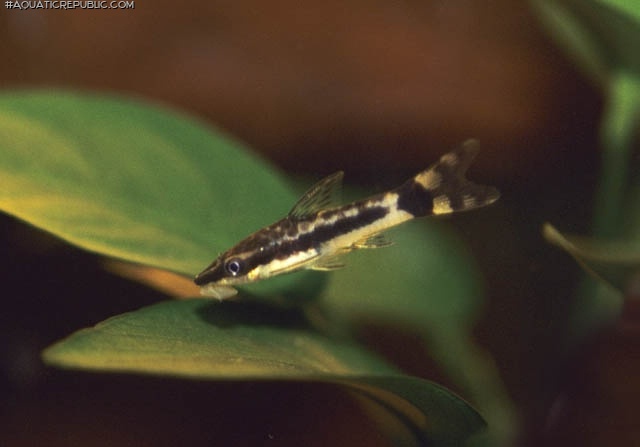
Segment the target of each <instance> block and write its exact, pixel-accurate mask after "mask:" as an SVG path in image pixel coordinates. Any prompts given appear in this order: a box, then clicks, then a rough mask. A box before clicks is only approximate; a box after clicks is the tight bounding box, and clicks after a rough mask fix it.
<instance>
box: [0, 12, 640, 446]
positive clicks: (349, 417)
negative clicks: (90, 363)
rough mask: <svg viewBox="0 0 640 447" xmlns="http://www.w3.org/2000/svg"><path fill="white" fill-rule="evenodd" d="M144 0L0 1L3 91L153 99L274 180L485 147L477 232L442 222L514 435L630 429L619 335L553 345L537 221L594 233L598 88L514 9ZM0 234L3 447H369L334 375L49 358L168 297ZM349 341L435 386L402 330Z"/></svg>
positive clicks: (33, 234) (558, 287)
mask: <svg viewBox="0 0 640 447" xmlns="http://www.w3.org/2000/svg"><path fill="white" fill-rule="evenodd" d="M149 3H150V2H136V5H135V6H136V7H135V9H133V10H111V11H108V10H80V9H76V10H68V11H62V10H50V11H45V10H30V11H17V10H7V9H4V8H3V9H0V60H1V61H2V63H0V87H1V88H2V89H5V90H8V89H15V88H27V87H29V88H30V87H68V88H73V89H81V90H99V91H103V92H113V93H118V94H124V95H131V96H134V97H139V98H144V99H147V100H151V101H154V102H161V103H165V104H170V105H171V106H173V107H176V108H178V109H181V110H183V111H186V112H188V113H190V114H193V115H196V116H198V117H200V118H201V119H204V120H205V121H206V122H208V123H210V124H213V125H216V126H219V127H221V128H224V129H226V130H227V131H230V132H231V133H233V134H234V135H236V136H237V137H238V138H240V139H241V140H243V141H245V142H247V143H248V144H249V145H251V146H252V147H253V148H254V149H255V150H256V151H258V152H260V153H262V154H263V155H264V156H265V157H266V158H268V159H269V160H271V161H272V162H273V163H274V164H276V165H277V166H279V167H281V168H282V169H284V170H286V171H287V172H290V173H292V174H306V175H309V176H311V177H313V178H318V177H320V176H322V175H323V174H326V173H329V172H332V171H333V170H337V169H342V170H344V171H345V172H346V173H347V181H349V182H352V183H359V184H361V185H368V186H370V187H372V188H380V187H382V186H389V185H392V184H393V183H394V182H397V180H398V179H402V180H404V178H405V177H407V176H409V175H411V174H413V173H414V171H416V166H420V167H422V166H426V165H428V164H429V163H430V162H431V161H433V160H434V159H435V158H436V157H437V156H438V155H439V154H441V153H442V152H444V151H445V150H446V149H448V148H450V147H452V146H455V145H456V144H458V143H460V142H461V141H463V140H465V139H466V138H469V137H475V138H478V139H480V141H481V143H482V146H483V151H482V153H481V156H480V157H479V158H478V160H477V164H476V165H475V166H474V168H473V170H474V178H476V179H477V180H478V181H481V182H484V183H490V184H495V185H497V186H498V187H499V189H500V190H501V191H502V192H503V198H502V199H501V201H500V203H499V205H498V206H496V207H494V208H493V209H492V211H490V217H489V218H488V220H486V221H483V223H482V224H481V225H478V224H477V223H474V220H473V219H472V218H470V217H462V218H460V219H454V220H452V221H451V224H452V225H453V226H454V227H455V228H456V229H457V230H458V231H459V233H460V235H461V237H462V238H463V239H464V240H465V241H467V242H468V243H469V244H470V245H471V246H472V248H473V250H474V253H475V254H476V256H477V258H478V262H479V264H480V265H481V267H482V269H483V273H484V274H485V275H486V278H487V284H488V296H487V303H486V305H485V313H484V315H483V318H482V320H481V322H480V324H479V325H478V327H477V331H476V332H477V337H478V340H479V343H480V344H481V345H482V346H483V347H485V348H486V349H487V350H488V351H489V352H490V353H491V354H492V355H493V356H494V358H495V361H496V364H497V367H498V369H499V371H500V373H501V375H502V378H503V380H504V382H505V384H506V387H507V390H508V392H509V394H510V396H511V398H512V399H513V400H514V402H515V404H516V406H517V408H518V411H519V412H520V415H519V416H520V417H521V419H522V421H523V433H522V437H521V440H520V443H521V444H522V445H540V444H541V443H544V444H545V445H558V446H559V445H584V446H597V445H631V444H632V443H633V442H634V440H637V435H638V430H634V428H633V427H634V425H635V421H634V420H633V414H634V412H633V411H632V409H633V408H632V406H631V405H632V403H633V401H634V398H637V397H638V394H639V390H640V387H639V386H638V385H639V384H638V377H640V375H639V374H638V365H637V364H638V361H637V349H636V348H637V346H638V337H637V335H635V332H636V331H635V329H634V326H633V325H624V326H620V327H616V328H610V329H607V330H605V331H602V332H600V333H598V334H596V335H595V336H593V337H591V338H589V339H588V340H585V341H584V343H582V344H581V345H580V346H577V347H575V349H573V350H571V351H569V352H567V351H566V350H563V349H561V346H560V345H561V343H560V342H559V340H562V339H563V338H564V337H565V336H566V333H567V328H566V325H567V320H568V312H569V310H570V309H571V302H572V301H571V300H572V296H573V293H574V288H575V284H576V280H577V279H578V278H579V273H578V270H577V267H575V266H574V264H573V262H572V261H571V260H570V259H569V258H568V256H566V255H564V254H563V253H560V252H559V251H558V250H557V249H555V248H553V247H550V246H548V245H547V244H546V243H545V242H544V241H543V240H542V238H541V235H540V228H541V224H542V223H543V222H545V221H547V220H549V221H551V222H553V223H554V224H556V225H557V226H558V227H559V228H561V229H564V230H569V231H572V232H581V231H582V232H584V231H586V230H587V229H588V227H589V222H590V218H591V216H590V210H591V197H592V193H593V191H594V188H595V184H596V180H597V177H598V161H599V153H598V144H597V128H598V122H599V117H600V113H601V106H602V97H601V95H600V92H598V91H597V90H595V89H594V88H593V87H592V86H591V85H589V84H588V83H587V81H586V80H585V78H584V77H583V76H582V75H581V74H580V73H578V72H577V71H576V70H575V68H574V67H573V66H572V64H571V63H570V62H569V61H568V59H567V58H566V57H565V56H564V54H563V53H562V52H561V51H560V50H558V49H557V48H556V47H555V45H554V43H553V42H552V41H551V40H550V39H549V38H547V37H546V36H545V35H544V34H543V32H542V30H541V29H540V27H539V25H538V23H537V21H536V19H535V17H534V16H533V14H532V13H531V12H530V11H529V10H528V9H527V8H526V7H525V6H524V3H521V2H513V1H510V0H494V1H488V2H469V1H429V2H423V1H409V0H407V1H399V2H382V1H375V0H367V1H364V0H362V1H358V0H351V1H348V2H344V1H335V0H329V1H325V2H322V3H314V2H295V1H291V0H290V1H275V2H269V3H268V4H267V3H264V2H258V1H255V0H245V1H238V2H227V1H206V2H205V1H190V2H182V3H178V2H168V1H164V0H161V1H154V2H153V3H152V4H149ZM0 187H1V180H0ZM476 222H477V221H476ZM0 247H2V249H1V252H0V281H1V282H2V284H3V300H2V303H3V310H2V312H1V313H0V334H1V335H2V336H1V338H0V393H1V395H0V399H1V402H2V403H0V445H3V446H4V445H10V446H22V445H50V446H58V445H60V446H62V445H96V446H114V445H117V446H129V445H131V446H134V445H135V446H141V445H150V446H151V445H153V446H158V445H191V446H198V445H225V444H226V443H231V442H234V443H235V444H234V445H260V444H263V443H264V444H266V445H282V444H285V445H333V444H338V445H340V444H342V445H385V440H384V439H382V438H381V437H380V435H379V434H378V433H377V432H376V430H375V427H374V426H373V423H372V422H370V421H369V420H368V419H367V418H366V417H365V416H364V415H363V414H362V413H361V412H360V410H359V409H358V407H357V406H356V405H355V404H354V403H353V402H352V400H351V399H350V398H349V397H348V395H347V394H346V393H344V392H343V391H341V390H339V389H336V388H334V387H329V386H319V385H309V384H307V385H305V384H294V385H291V384H269V383H222V384H216V383H214V384H211V383H197V382H189V381H187V382H185V381H181V380H172V379H160V378H146V377H144V378H140V377H132V376H120V375H106V376H103V375H99V374H87V373H76V372H63V371H56V370H52V369H49V368H45V367H44V366H43V365H42V364H41V362H40V359H39V353H40V350H41V349H42V348H44V347H46V346H48V345H49V344H51V343H52V342H54V341H55V340H57V339H59V338H61V337H63V336H65V335H68V334H70V333H71V332H73V331H74V330H76V329H78V328H81V327H86V326H89V325H92V324H95V323H97V322H98V321H101V320H103V319H105V318H107V317H109V316H112V315H115V314H118V313H121V312H124V311H127V310H132V309H136V308H139V307H141V306H143V305H146V304H150V303H152V302H155V301H158V300H160V299H163V297H162V296H160V295H158V294H156V293H153V292H150V291H148V290H146V289H145V288H143V287H142V286H138V285H135V284H131V283H129V282H127V281H125V280H122V279H119V278H115V277H113V276H111V275H109V274H108V273H105V272H103V271H102V270H101V269H100V268H99V265H98V260H97V258H95V257H94V256H92V255H89V254H86V253H83V252H80V251H77V250H75V249H73V248H71V247H68V246H66V245H64V244H63V243H61V242H59V241H57V240H55V239H53V238H51V237H49V236H47V235H46V234H43V233H41V232H39V231H37V230H34V229H31V228H29V227H27V226H26V225H24V224H23V223H20V222H18V221H16V220H14V219H12V218H10V217H7V216H5V215H2V216H0ZM363 337H364V338H366V339H367V340H368V341H370V342H371V343H372V344H373V345H374V346H377V349H379V350H380V351H382V352H386V353H387V354H389V355H390V356H391V357H392V358H394V359H395V360H396V361H398V363H400V364H401V366H403V367H405V368H406V369H407V370H408V371H409V372H414V373H416V374H420V375H421V376H423V377H427V378H430V379H432V380H438V381H441V382H444V383H445V384H448V383H447V378H446V377H443V376H442V374H441V373H440V372H439V371H438V369H437V366H436V365H435V364H431V363H429V361H428V360H424V361H420V362H418V361H416V360H415V359H413V358H412V355H411V352H397V351H398V349H397V347H398V346H404V345H405V344H404V342H405V341H406V339H407V338H410V337H411V336H410V335H407V334H385V333H382V334H381V333H380V332H379V331H376V330H370V331H364V332H363ZM634 351H636V353H635V358H636V360H634ZM448 385H450V386H453V384H448Z"/></svg>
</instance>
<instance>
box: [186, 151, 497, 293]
mask: <svg viewBox="0 0 640 447" xmlns="http://www.w3.org/2000/svg"><path fill="white" fill-rule="evenodd" d="M478 150H479V146H478V143H477V141H476V140H468V141H466V142H465V143H463V144H462V145H460V146H459V147H458V148H456V149H454V150H453V151H451V152H448V153H446V154H444V155H442V156H441V157H440V159H439V160H438V161H437V162H436V163H435V164H433V165H432V166H431V167H429V168H428V169H426V170H424V171H422V172H420V173H418V174H417V175H415V176H414V177H413V178H411V179H409V180H407V181H406V182H405V183H403V184H402V185H400V186H399V187H397V188H395V189H392V190H390V191H387V192H383V193H379V194H376V195H373V196H371V197H368V198H365V199H362V200H358V201H355V202H352V203H349V204H346V205H340V204H339V202H338V197H339V192H340V189H341V186H342V179H343V176H344V174H343V172H342V171H338V172H336V173H334V174H332V175H329V176H328V177H326V178H324V179H323V180H320V181H319V182H318V183H316V184H315V185H313V186H312V187H311V188H310V189H309V190H308V191H307V192H306V193H305V194H304V195H303V196H302V197H301V198H300V200H298V202H296V204H295V205H294V206H293V208H292V209H291V211H289V213H288V214H287V215H286V216H285V217H284V218H283V219H281V220H279V221H277V222H275V223H273V224H271V225H269V226H267V227H265V228H263V229H261V230H259V231H256V232H255V233H253V234H251V235H250V236H248V237H246V238H245V239H243V240H242V241H240V242H239V243H237V244H236V245H234V246H233V247H232V248H230V249H229V250H227V251H225V252H223V253H222V254H221V255H219V256H218V257H217V258H216V259H215V260H214V261H213V262H212V263H211V264H210V265H209V266H208V267H207V268H205V269H204V270H203V271H202V272H200V273H199V274H197V275H196V276H195V278H194V282H195V284H196V285H198V286H200V292H201V294H202V295H205V296H209V297H213V298H217V299H220V300H222V299H226V298H229V297H232V296H234V295H235V294H236V293H237V290H236V289H235V286H239V285H243V284H248V283H253V282H256V281H261V280H265V279H268V278H272V277H274V276H276V275H281V274H284V273H291V272H296V271H299V270H303V269H311V270H320V271H331V270H337V269H340V268H343V267H344V266H345V263H344V255H346V254H347V253H349V252H351V251H353V250H359V249H368V248H381V247H386V246H388V245H391V242H390V241H389V239H388V238H387V237H386V236H385V234H384V231H385V230H388V229H389V228H391V227H395V226H397V225H400V224H402V223H404V222H406V221H408V220H411V219H414V218H418V217H425V216H438V215H446V214H452V213H457V212H460V211H468V210H472V209H476V208H480V207H484V206H487V205H489V204H491V203H493V202H495V201H496V200H498V198H499V197H500V193H499V192H498V190H497V189H496V188H494V187H492V186H485V185H479V184H476V183H473V182H471V181H469V180H467V179H466V177H465V173H466V171H467V170H468V168H469V166H470V165H471V162H472V161H473V159H474V158H475V156H476V154H477V153H478ZM411 249H416V247H412V248H411Z"/></svg>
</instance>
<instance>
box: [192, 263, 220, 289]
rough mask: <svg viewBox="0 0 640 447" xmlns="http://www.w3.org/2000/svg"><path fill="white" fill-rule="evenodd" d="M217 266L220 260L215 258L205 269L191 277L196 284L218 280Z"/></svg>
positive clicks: (201, 284) (200, 284) (202, 284)
mask: <svg viewBox="0 0 640 447" xmlns="http://www.w3.org/2000/svg"><path fill="white" fill-rule="evenodd" d="M219 267H220V261H219V260H217V259H216V260H215V261H213V262H212V263H211V265H209V266H208V267H207V268H206V269H204V270H203V271H201V272H200V273H198V274H197V275H196V277H195V278H193V282H194V283H196V285H197V286H204V285H206V284H209V283H212V282H216V281H218V280H219V279H220V274H219V273H218V270H219Z"/></svg>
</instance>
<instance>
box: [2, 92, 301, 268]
mask: <svg viewBox="0 0 640 447" xmlns="http://www.w3.org/2000/svg"><path fill="white" fill-rule="evenodd" d="M0 179H1V180H0V209H1V210H4V211H5V212H7V213H9V214H13V215H14V216H17V217H19V218H20V219H23V220H25V221H27V222H29V223H31V224H32V225H35V226H37V227H40V228H43V229H45V230H47V231H49V232H51V233H53V234H54V235H56V236H59V237H61V238H63V239H65V240H67V241H69V242H71V243H73V244H75V245H78V246H80V247H82V248H85V249H87V250H91V251H94V252H97V253H100V254H104V255H108V256H113V257H117V258H121V259H125V260H128V261H134V262H139V263H143V264H148V265H152V266H157V267H161V268H165V269H168V270H173V271H178V272H182V273H186V274H188V275H193V274H195V273H197V272H198V271H200V270H201V269H203V268H204V267H206V265H207V264H208V263H209V262H211V261H212V259H213V258H214V257H215V256H216V255H217V254H218V252H220V251H222V250H224V249H226V248H228V247H229V246H231V245H232V244H234V243H235V242H237V240H238V239H240V238H241V237H244V236H246V235H247V234H249V233H250V232H252V231H255V230H257V229H258V228H260V227H262V226H263V225H265V222H266V223H270V222H271V221H275V220H276V219H278V218H280V217H281V216H282V214H284V213H286V211H287V210H288V207H290V206H291V203H293V202H294V201H295V199H296V197H295V196H294V195H293V193H292V192H291V190H290V189H289V188H287V187H286V185H285V184H284V182H283V181H282V180H281V178H280V177H279V176H277V175H276V174H275V173H274V171H273V170H272V169H270V168H269V167H268V166H267V165H266V163H264V162H263V161H261V160H259V159H258V158H257V157H256V156H255V155H253V154H251V153H250V152H249V151H248V150H247V149H246V148H245V147H244V146H242V145H241V144H240V143H238V142H236V141H234V140H232V139H231V138H229V137H228V136H225V135H224V134H222V133H221V132H219V131H213V130H207V129H206V128H205V127H204V126H202V125H199V124H197V123H196V122H195V121H194V120H193V119H186V118H184V117H182V116H180V115H178V114H176V113H174V112H170V111H168V110H163V109H162V108H158V107H150V106H148V105H144V104H142V103H138V102H134V101H131V100H126V99H122V98H110V97H105V96H94V95H82V96H81V95H77V94H72V93H68V92H46V91H42V92H23V93H13V94H7V93H5V94H2V95H0Z"/></svg>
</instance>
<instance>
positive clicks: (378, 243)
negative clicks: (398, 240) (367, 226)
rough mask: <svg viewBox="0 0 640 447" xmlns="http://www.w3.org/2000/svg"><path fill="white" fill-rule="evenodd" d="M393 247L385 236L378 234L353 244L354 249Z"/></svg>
mask: <svg viewBox="0 0 640 447" xmlns="http://www.w3.org/2000/svg"><path fill="white" fill-rule="evenodd" d="M389 245H393V242H392V241H390V240H389V239H388V238H387V237H386V236H385V235H384V234H382V233H376V234H374V235H372V236H367V237H365V238H362V239H360V240H359V241H356V242H354V243H353V248H382V247H388V246H389Z"/></svg>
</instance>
